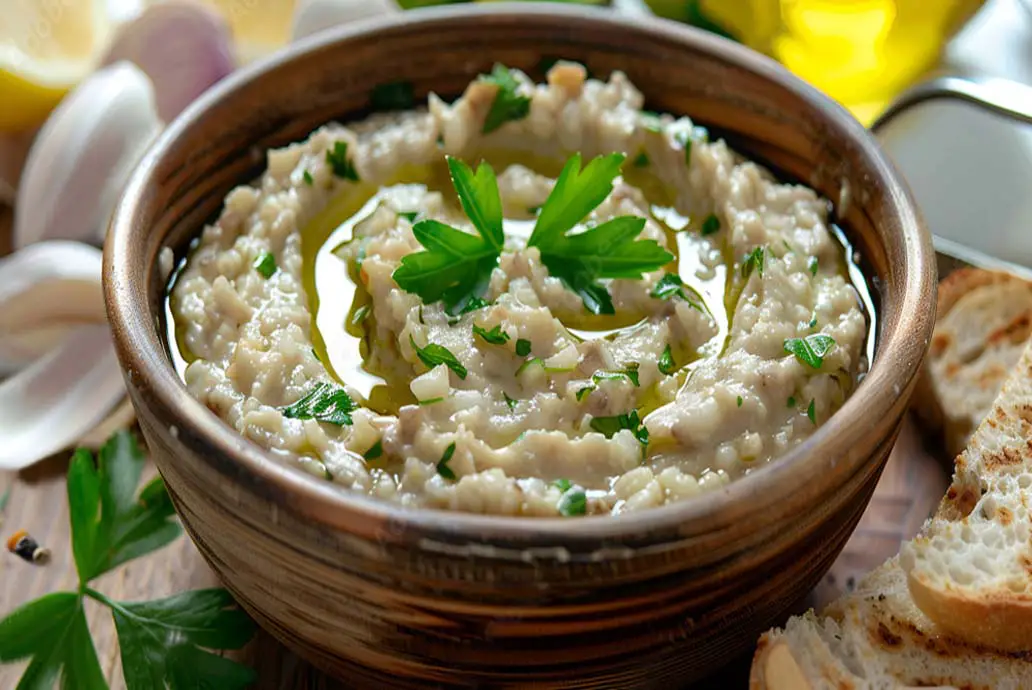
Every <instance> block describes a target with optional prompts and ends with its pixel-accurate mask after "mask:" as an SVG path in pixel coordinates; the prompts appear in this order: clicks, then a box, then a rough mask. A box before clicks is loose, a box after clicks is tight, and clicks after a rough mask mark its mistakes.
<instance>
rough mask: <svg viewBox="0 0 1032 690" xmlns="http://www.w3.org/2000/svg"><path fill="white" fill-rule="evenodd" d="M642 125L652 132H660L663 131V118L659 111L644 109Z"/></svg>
mask: <svg viewBox="0 0 1032 690" xmlns="http://www.w3.org/2000/svg"><path fill="white" fill-rule="evenodd" d="M641 126H642V127H644V128H645V129H647V130H648V131H650V132H655V133H657V134H658V133H659V132H662V131H663V120H662V119H661V118H660V116H659V113H654V112H652V111H651V110H643V111H641Z"/></svg>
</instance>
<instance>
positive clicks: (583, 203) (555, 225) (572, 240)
mask: <svg viewBox="0 0 1032 690" xmlns="http://www.w3.org/2000/svg"><path fill="white" fill-rule="evenodd" d="M623 161H624V156H623V154H620V153H613V154H609V155H607V156H599V157H598V158H595V159H594V160H592V161H591V162H589V163H588V164H587V165H586V166H584V169H583V170H581V157H580V154H579V153H578V154H574V155H573V156H572V157H571V158H570V159H569V160H568V161H567V162H566V165H565V166H564V167H563V171H562V172H561V173H560V174H559V178H558V179H557V180H556V182H555V186H554V187H553V188H552V191H551V193H550V194H549V195H548V199H547V200H546V201H545V204H544V206H542V207H541V214H540V215H539V216H538V219H537V222H536V223H535V225H534V231H533V232H532V233H531V235H530V239H529V240H528V241H527V245H528V246H531V247H537V248H538V249H539V250H540V252H541V261H542V263H544V264H545V267H546V268H548V272H549V273H550V274H551V275H553V276H555V277H557V278H559V279H560V280H562V281H563V283H564V284H565V285H566V286H567V287H568V288H569V289H570V290H572V291H573V292H575V293H577V295H579V296H580V297H581V299H582V300H583V301H584V306H585V307H586V308H587V309H588V311H590V312H591V313H593V314H613V313H615V309H614V308H613V301H612V298H611V297H610V295H609V292H608V291H607V290H606V288H604V287H603V286H602V285H600V284H599V283H598V282H597V281H598V280H599V279H602V278H631V279H640V278H641V275H642V273H646V272H648V271H654V270H656V269H657V268H660V267H661V266H663V265H664V264H666V263H668V262H669V261H671V260H672V259H673V255H672V254H670V253H669V252H668V251H667V250H665V249H663V247H661V246H660V245H659V244H657V243H656V241H655V240H637V239H636V238H637V237H638V235H640V234H641V231H642V230H643V229H644V228H645V219H644V218H639V217H636V216H621V217H618V218H612V219H610V220H608V221H606V222H604V223H602V224H600V225H597V226H595V227H593V228H591V229H589V230H585V231H583V232H579V233H576V234H573V235H568V234H567V233H568V232H569V231H570V230H572V229H573V228H574V227H575V226H576V225H577V224H578V223H580V222H581V221H582V220H584V218H585V217H587V215H588V214H589V213H591V211H592V210H593V209H594V208H595V207H596V206H598V205H599V204H600V203H602V201H604V200H605V198H606V197H607V196H609V193H610V192H612V190H613V180H614V179H615V178H616V176H617V175H618V174H619V172H620V166H621V164H622V163H623Z"/></svg>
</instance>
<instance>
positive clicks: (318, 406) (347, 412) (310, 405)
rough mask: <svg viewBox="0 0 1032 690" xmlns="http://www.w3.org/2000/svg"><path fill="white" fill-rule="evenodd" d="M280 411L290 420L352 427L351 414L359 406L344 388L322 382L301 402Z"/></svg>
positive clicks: (302, 398)
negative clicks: (309, 420) (308, 420)
mask: <svg viewBox="0 0 1032 690" xmlns="http://www.w3.org/2000/svg"><path fill="white" fill-rule="evenodd" d="M280 409H281V411H282V412H283V416H284V417H287V418H289V419H315V420H317V421H320V422H326V423H327V424H336V425H337V426H345V425H347V426H350V425H351V413H352V412H354V411H355V410H357V409H358V405H357V404H356V403H355V401H354V400H352V399H351V396H350V395H348V394H347V392H346V391H345V390H344V389H343V388H341V387H339V386H336V385H334V384H332V383H326V382H325V381H320V382H319V383H317V384H315V387H314V388H312V390H310V391H308V392H307V393H305V394H304V395H303V396H302V397H301V399H300V400H298V401H297V402H295V403H292V404H290V405H287V406H286V407H282V408H280Z"/></svg>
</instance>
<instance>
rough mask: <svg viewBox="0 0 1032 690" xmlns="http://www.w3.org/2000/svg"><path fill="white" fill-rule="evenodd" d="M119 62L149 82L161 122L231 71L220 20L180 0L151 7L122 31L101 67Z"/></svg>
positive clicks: (226, 30)
mask: <svg viewBox="0 0 1032 690" xmlns="http://www.w3.org/2000/svg"><path fill="white" fill-rule="evenodd" d="M120 60H128V61H130V62H132V63H134V64H136V65H137V66H138V67H139V68H140V69H142V70H143V71H144V72H145V73H146V74H147V76H149V77H150V79H151V81H152V82H153V84H154V91H155V94H156V99H157V106H158V116H159V117H160V118H161V119H162V120H164V121H165V122H170V121H171V120H172V119H173V118H174V117H175V116H176V115H178V114H179V113H180V112H182V110H183V109H184V108H186V106H188V105H190V103H192V102H193V101H194V99H196V98H197V97H198V96H200V95H201V94H202V93H204V92H205V91H206V90H207V89H208V88H209V87H210V86H211V85H212V84H214V83H216V82H217V81H219V80H220V79H222V78H223V77H225V76H226V75H227V74H229V73H230V72H232V71H233V69H234V68H235V67H236V61H235V59H234V57H233V38H232V35H231V34H230V30H229V25H228V24H226V22H225V20H224V19H223V18H222V17H221V16H220V15H219V14H218V13H217V12H215V11H214V10H212V9H210V8H208V7H205V6H203V5H201V4H200V3H197V2H184V1H181V0H180V1H177V0H169V1H167V2H162V3H160V4H157V5H151V6H149V7H147V9H145V10H144V11H143V13H142V14H140V15H139V16H138V17H136V18H135V19H134V20H132V21H131V22H129V23H127V24H125V25H124V26H122V27H121V28H120V29H119V31H118V34H117V35H116V36H115V40H114V42H113V43H112V44H111V46H110V48H109V49H108V53H107V56H106V57H105V58H104V64H112V63H116V62H118V61H120Z"/></svg>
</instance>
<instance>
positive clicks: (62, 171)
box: [14, 62, 162, 247]
mask: <svg viewBox="0 0 1032 690" xmlns="http://www.w3.org/2000/svg"><path fill="white" fill-rule="evenodd" d="M161 126H162V125H161V120H160V119H159V118H158V114H157V110H156V107H155V102H154V89H153V87H152V86H151V82H150V79H148V78H147V75H146V74H144V73H143V72H142V71H140V69H139V68H137V67H135V66H134V65H132V64H130V63H128V62H119V63H117V64H114V65H111V66H109V67H106V68H104V69H102V70H100V71H99V72H96V73H95V74H93V75H92V76H90V78H89V79H87V80H86V81H84V82H83V83H82V84H80V85H79V86H78V87H76V89H75V90H74V91H73V92H72V93H71V94H69V95H68V97H67V98H65V99H64V101H62V102H61V105H59V106H58V107H57V109H56V110H55V111H54V112H53V114H52V115H51V116H50V119H48V120H47V122H46V124H45V125H44V126H43V129H41V130H40V132H39V134H38V135H37V137H36V140H35V142H34V143H33V145H32V149H31V150H30V151H29V157H28V161H27V162H26V164H25V169H24V170H23V171H22V177H21V183H20V185H19V187H18V197H17V205H16V207H15V217H14V246H15V247H25V246H26V245H29V244H31V243H33V242H39V241H40V240H44V239H71V240H79V241H82V242H88V243H99V242H101V241H102V240H103V237H104V233H105V231H106V226H107V222H108V218H109V216H110V215H111V211H112V209H113V208H114V205H115V202H116V201H117V199H118V196H119V194H121V191H122V187H123V186H124V185H125V182H126V180H127V179H128V177H129V173H130V172H131V171H132V168H133V166H135V165H136V163H137V161H138V160H139V158H140V156H141V155H142V154H143V151H144V150H145V148H146V147H147V145H148V144H150V142H151V141H152V140H153V139H154V137H155V135H157V133H158V132H159V131H160V129H161Z"/></svg>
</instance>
